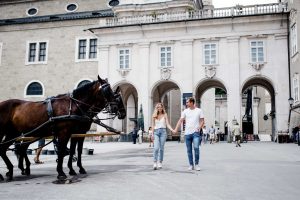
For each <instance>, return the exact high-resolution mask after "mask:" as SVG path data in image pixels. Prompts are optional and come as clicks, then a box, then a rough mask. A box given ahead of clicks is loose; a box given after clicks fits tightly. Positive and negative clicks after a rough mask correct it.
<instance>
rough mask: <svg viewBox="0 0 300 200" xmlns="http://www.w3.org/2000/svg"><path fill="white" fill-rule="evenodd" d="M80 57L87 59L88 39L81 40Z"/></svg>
mask: <svg viewBox="0 0 300 200" xmlns="http://www.w3.org/2000/svg"><path fill="white" fill-rule="evenodd" d="M78 49H79V51H78V59H80V60H83V59H85V58H86V57H85V55H86V40H79V46H78Z"/></svg>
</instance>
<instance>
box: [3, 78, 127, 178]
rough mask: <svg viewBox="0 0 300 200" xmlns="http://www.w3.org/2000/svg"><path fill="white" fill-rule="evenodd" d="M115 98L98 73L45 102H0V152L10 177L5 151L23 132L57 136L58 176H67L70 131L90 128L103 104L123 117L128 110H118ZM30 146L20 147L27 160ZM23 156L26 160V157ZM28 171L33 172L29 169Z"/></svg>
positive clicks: (11, 168) (9, 163) (25, 133)
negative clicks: (94, 78)
mask: <svg viewBox="0 0 300 200" xmlns="http://www.w3.org/2000/svg"><path fill="white" fill-rule="evenodd" d="M116 102H117V98H116V95H115V93H114V92H113V91H112V89H111V87H110V85H109V84H108V83H107V81H105V80H103V79H101V78H100V77H99V76H98V80H97V81H94V82H92V83H88V84H86V85H84V86H83V87H80V88H77V89H75V90H74V91H73V92H72V93H71V94H63V95H58V96H56V97H53V98H50V99H48V100H45V101H43V102H30V101H23V100H18V99H11V100H7V101H4V102H1V103H0V156H1V157H2V159H3V161H4V162H5V164H6V166H7V168H8V172H7V173H6V176H7V180H12V178H13V165H12V164H11V162H10V160H9V158H8V157H7V155H6V151H7V149H8V147H9V146H10V145H12V144H14V143H15V141H16V139H17V138H18V137H20V136H21V135H22V134H24V135H25V136H32V137H39V138H42V137H46V136H54V137H56V138H57V140H58V147H57V150H58V162H57V172H58V179H65V178H66V175H65V173H64V172H63V168H62V164H63V158H64V155H65V150H66V146H67V143H68V141H69V139H70V137H71V135H72V134H75V133H86V132H87V131H88V130H89V129H90V126H91V123H92V122H93V117H94V116H95V115H96V114H97V113H99V112H100V111H101V110H103V109H104V108H106V110H107V112H109V113H117V114H118V116H119V118H124V117H125V115H126V113H124V112H122V113H121V112H119V111H118V107H117V106H115V105H116ZM27 148H28V144H27V145H24V146H23V147H21V146H20V148H19V149H20V152H21V153H20V154H21V155H20V157H21V156H24V157H25V160H26V164H27V160H28V158H26V157H27V155H26V153H24V152H26V149H27ZM24 149H25V150H24ZM20 159H22V160H23V157H22V158H20ZM28 162H29V160H28ZM19 164H20V163H19ZM29 165H30V162H29ZM27 173H30V170H28V171H27ZM1 177H2V176H1ZM1 177H0V178H1Z"/></svg>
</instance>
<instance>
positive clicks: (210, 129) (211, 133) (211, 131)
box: [208, 125, 215, 144]
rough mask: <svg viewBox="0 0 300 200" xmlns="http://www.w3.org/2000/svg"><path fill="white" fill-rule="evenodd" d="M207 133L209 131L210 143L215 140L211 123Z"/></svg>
mask: <svg viewBox="0 0 300 200" xmlns="http://www.w3.org/2000/svg"><path fill="white" fill-rule="evenodd" d="M208 133H209V140H210V144H213V142H214V140H215V129H214V126H213V125H211V127H210V128H209V130H208Z"/></svg>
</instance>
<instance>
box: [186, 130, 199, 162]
mask: <svg viewBox="0 0 300 200" xmlns="http://www.w3.org/2000/svg"><path fill="white" fill-rule="evenodd" d="M201 140H202V138H201V136H200V133H199V132H194V133H193V134H189V135H185V144H186V149H187V155H188V158H189V163H190V165H191V166H194V162H193V147H194V152H195V165H198V164H199V159H200V144H201Z"/></svg>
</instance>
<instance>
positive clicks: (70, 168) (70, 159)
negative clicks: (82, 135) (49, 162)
mask: <svg viewBox="0 0 300 200" xmlns="http://www.w3.org/2000/svg"><path fill="white" fill-rule="evenodd" d="M76 144H77V139H76V138H71V144H70V154H69V160H68V167H69V170H70V171H69V174H70V175H72V176H75V175H77V174H76V172H75V170H74V169H73V165H72V160H73V156H74V154H75V149H76Z"/></svg>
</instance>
